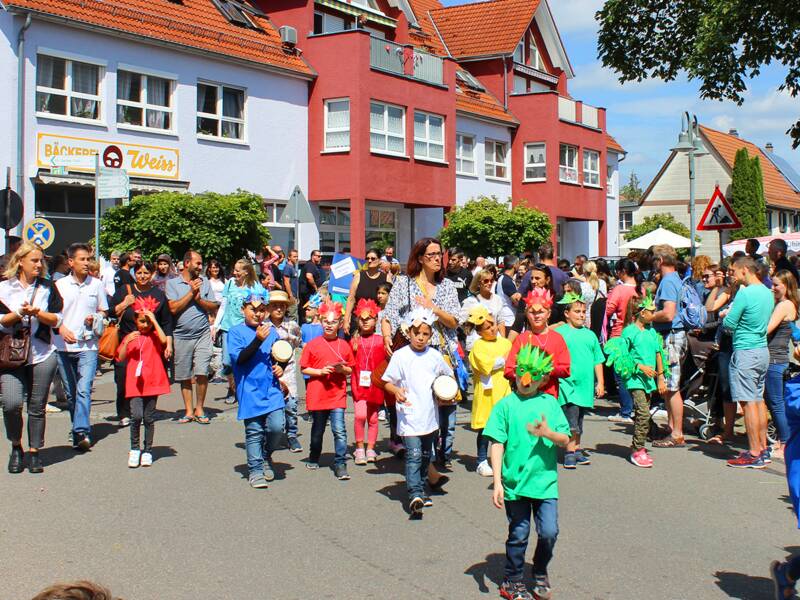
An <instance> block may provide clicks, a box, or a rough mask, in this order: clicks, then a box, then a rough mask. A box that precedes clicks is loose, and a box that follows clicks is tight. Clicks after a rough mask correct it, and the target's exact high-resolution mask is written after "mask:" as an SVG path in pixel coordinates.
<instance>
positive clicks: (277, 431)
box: [244, 409, 284, 476]
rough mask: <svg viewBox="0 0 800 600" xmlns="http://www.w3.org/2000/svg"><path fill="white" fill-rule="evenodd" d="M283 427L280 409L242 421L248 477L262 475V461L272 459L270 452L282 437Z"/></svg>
mask: <svg viewBox="0 0 800 600" xmlns="http://www.w3.org/2000/svg"><path fill="white" fill-rule="evenodd" d="M283 425H284V417H283V410H282V409H278V410H273V411H272V412H270V413H267V414H265V415H259V416H257V417H250V418H249V419H245V420H244V447H245V450H246V451H247V470H248V472H249V473H250V476H253V475H263V474H264V460H265V458H266V460H271V459H272V452H273V451H274V450H275V448H277V447H278V444H280V441H281V436H283Z"/></svg>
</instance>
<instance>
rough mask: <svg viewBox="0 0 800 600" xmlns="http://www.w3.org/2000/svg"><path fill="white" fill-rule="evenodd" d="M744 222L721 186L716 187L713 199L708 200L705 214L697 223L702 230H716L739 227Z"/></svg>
mask: <svg viewBox="0 0 800 600" xmlns="http://www.w3.org/2000/svg"><path fill="white" fill-rule="evenodd" d="M741 226H742V222H741V221H740V220H739V217H737V216H736V213H735V212H733V209H732V208H731V205H730V204H728V201H727V200H725V196H723V195H722V191H721V190H720V189H719V186H717V187H716V189H715V190H714V193H713V194H712V195H711V199H710V200H709V201H708V205H707V206H706V210H705V212H704V213H703V216H702V217H700V222H699V223H698V224H697V229H698V230H700V231H714V230H719V229H739V228H740V227H741Z"/></svg>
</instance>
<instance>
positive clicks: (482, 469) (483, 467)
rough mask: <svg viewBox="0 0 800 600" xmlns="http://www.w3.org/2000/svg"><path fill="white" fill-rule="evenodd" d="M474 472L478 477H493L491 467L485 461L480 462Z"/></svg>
mask: <svg viewBox="0 0 800 600" xmlns="http://www.w3.org/2000/svg"><path fill="white" fill-rule="evenodd" d="M476 471H477V473H478V475H480V476H481V477H491V476H492V475H494V472H493V471H492V467H490V466H489V461H486V460H482V461H481V462H480V463H479V464H478V468H477V469H476Z"/></svg>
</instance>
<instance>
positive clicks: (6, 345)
mask: <svg viewBox="0 0 800 600" xmlns="http://www.w3.org/2000/svg"><path fill="white" fill-rule="evenodd" d="M38 291H39V280H38V279H37V280H36V283H35V284H34V285H33V295H32V296H31V301H30V304H31V305H33V301H34V299H35V298H36V292H38ZM30 350H31V325H30V317H28V324H27V325H24V324H22V323H18V324H17V325H15V326H14V327H13V329H12V330H11V332H10V333H8V332H2V333H0V371H12V370H14V369H18V368H19V367H22V366H24V365H26V364H27V363H28V355H29V354H30Z"/></svg>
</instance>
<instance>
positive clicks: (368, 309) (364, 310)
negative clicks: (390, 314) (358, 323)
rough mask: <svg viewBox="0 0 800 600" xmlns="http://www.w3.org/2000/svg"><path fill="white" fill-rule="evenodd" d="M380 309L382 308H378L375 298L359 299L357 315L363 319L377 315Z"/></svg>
mask: <svg viewBox="0 0 800 600" xmlns="http://www.w3.org/2000/svg"><path fill="white" fill-rule="evenodd" d="M380 310H381V309H380V308H378V305H377V304H376V303H375V300H372V299H371V298H362V299H361V300H359V301H358V304H356V315H357V316H359V317H361V318H362V319H366V318H367V317H377V316H378V313H379V312H380Z"/></svg>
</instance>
